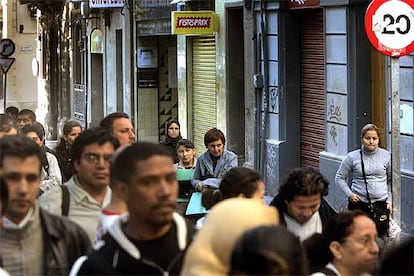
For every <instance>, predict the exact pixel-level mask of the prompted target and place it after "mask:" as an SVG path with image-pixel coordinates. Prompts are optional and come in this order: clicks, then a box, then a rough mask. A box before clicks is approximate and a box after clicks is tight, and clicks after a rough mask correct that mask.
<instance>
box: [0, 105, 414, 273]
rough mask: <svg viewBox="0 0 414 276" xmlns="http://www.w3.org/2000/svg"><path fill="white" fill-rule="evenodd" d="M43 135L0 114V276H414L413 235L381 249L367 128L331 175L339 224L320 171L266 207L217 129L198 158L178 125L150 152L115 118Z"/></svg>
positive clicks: (385, 183)
mask: <svg viewBox="0 0 414 276" xmlns="http://www.w3.org/2000/svg"><path fill="white" fill-rule="evenodd" d="M45 137H46V133H45V129H44V128H43V126H42V125H41V124H40V123H38V122H37V121H36V115H35V113H34V112H33V111H31V110H28V109H23V110H21V111H20V112H19V111H18V110H17V109H16V108H13V107H10V108H8V109H7V110H6V113H5V114H0V188H1V191H0V195H1V204H0V218H1V219H0V275H170V274H171V275H317V276H321V275H370V274H371V275H375V274H378V275H394V274H395V275H413V274H414V264H413V259H414V257H413V251H414V244H413V243H414V240H413V238H409V239H407V240H405V241H403V242H401V243H400V244H395V245H394V246H393V247H392V248H387V250H385V248H382V246H381V243H379V241H380V240H381V239H387V236H388V228H387V227H384V224H379V223H378V220H376V219H375V215H374V213H373V211H372V210H373V209H372V207H373V206H375V207H377V208H380V207H383V209H386V210H388V214H387V215H388V216H387V217H386V218H387V222H388V220H389V217H390V216H391V215H392V197H391V191H390V179H391V175H390V173H391V168H390V166H391V164H390V153H389V152H388V151H386V150H384V149H382V148H380V147H379V145H380V137H379V132H378V129H377V128H376V127H375V125H373V124H369V125H366V126H364V127H363V128H362V131H361V143H362V145H361V148H360V149H358V150H355V151H352V152H350V153H349V154H348V155H347V156H346V157H345V158H344V159H343V161H342V163H341V165H340V167H339V169H338V171H337V174H336V178H335V185H338V186H339V187H340V188H341V189H342V190H343V191H344V193H345V194H346V196H347V198H348V200H349V206H348V210H346V211H341V212H339V213H338V212H337V211H336V210H334V209H333V208H332V207H331V206H330V205H329V203H328V202H327V201H326V200H325V198H324V197H325V196H326V195H327V194H328V189H329V185H330V183H329V181H328V180H327V179H326V178H325V177H324V176H323V174H322V173H321V172H320V171H319V170H317V169H314V168H293V169H291V170H290V171H289V172H287V174H286V177H285V178H284V179H283V181H281V183H279V191H278V194H277V195H276V196H275V197H274V198H273V199H272V200H271V202H270V204H266V202H265V201H264V196H265V194H266V185H265V180H264V179H263V177H262V175H261V174H260V173H259V172H257V171H255V170H254V169H251V168H247V167H241V166H239V164H238V159H237V155H236V153H234V152H232V151H230V150H228V149H227V148H226V147H225V145H226V139H225V136H224V134H223V132H222V131H221V130H219V129H217V128H211V129H209V130H207V131H206V133H205V135H204V145H205V147H206V151H205V152H203V153H201V154H200V155H199V156H198V158H196V151H195V147H194V144H193V143H192V142H191V141H190V140H188V139H183V137H182V136H181V132H180V123H179V122H178V121H177V120H174V119H172V120H170V121H168V122H167V124H166V137H165V140H163V141H160V142H159V143H158V144H156V143H150V142H141V141H138V142H137V141H136V134H135V131H134V127H133V124H132V123H131V120H130V118H129V116H128V115H127V114H125V113H123V112H116V113H112V114H109V115H108V116H106V117H105V118H103V119H102V121H101V123H100V125H99V127H97V128H89V129H86V130H84V129H82V127H81V125H80V124H79V123H78V122H77V121H74V120H68V121H67V122H65V124H64V125H63V129H62V136H61V138H60V140H59V142H58V145H57V146H56V148H55V149H50V148H48V147H46V145H45ZM348 179H349V183H350V185H348ZM194 202H195V203H196V204H199V205H200V207H204V208H203V210H204V211H203V212H200V213H199V214H197V216H196V217H193V216H192V217H190V216H188V214H187V208H190V205H191V204H193V203H194ZM201 205H202V206H201Z"/></svg>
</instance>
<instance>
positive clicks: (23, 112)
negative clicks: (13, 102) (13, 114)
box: [17, 109, 36, 122]
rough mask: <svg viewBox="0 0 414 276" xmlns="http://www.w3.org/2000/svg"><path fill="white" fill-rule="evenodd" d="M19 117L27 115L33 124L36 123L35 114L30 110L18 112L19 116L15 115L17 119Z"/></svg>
mask: <svg viewBox="0 0 414 276" xmlns="http://www.w3.org/2000/svg"><path fill="white" fill-rule="evenodd" d="M20 115H29V117H30V120H32V121H33V122H35V121H36V114H35V113H34V112H33V111H32V110H30V109H22V110H20V112H19V114H17V117H19V116H20Z"/></svg>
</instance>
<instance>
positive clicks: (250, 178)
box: [219, 167, 263, 199]
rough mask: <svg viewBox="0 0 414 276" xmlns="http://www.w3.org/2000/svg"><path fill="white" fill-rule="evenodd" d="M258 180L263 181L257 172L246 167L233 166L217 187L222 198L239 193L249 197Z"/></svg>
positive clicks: (254, 190)
mask: <svg viewBox="0 0 414 276" xmlns="http://www.w3.org/2000/svg"><path fill="white" fill-rule="evenodd" d="M259 181H263V178H262V176H261V175H260V173H259V172H257V171H255V170H252V169H249V168H246V167H234V168H231V169H230V170H229V171H228V172H227V173H226V174H225V175H224V176H223V178H222V180H221V182H220V186H219V189H220V192H221V194H222V196H223V199H226V198H232V197H238V196H239V195H240V194H242V195H244V196H245V197H247V198H251V197H252V195H253V194H254V192H256V190H257V184H258V182H259Z"/></svg>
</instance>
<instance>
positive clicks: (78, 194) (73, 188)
mask: <svg viewBox="0 0 414 276" xmlns="http://www.w3.org/2000/svg"><path fill="white" fill-rule="evenodd" d="M68 184H69V185H67V186H68V189H69V190H70V192H71V193H70V196H71V197H73V200H74V201H75V202H77V203H80V202H84V201H87V202H89V203H93V204H97V205H98V206H100V207H105V206H106V205H108V204H109V202H110V201H111V194H112V191H111V188H109V186H108V187H106V193H105V198H104V200H103V203H102V206H101V205H100V204H99V203H98V202H97V201H96V200H95V199H94V198H93V197H92V196H91V195H90V194H89V193H88V192H87V191H85V190H84V189H83V188H82V186H81V185H80V183H79V179H78V177H77V176H74V177H73V184H72V183H68Z"/></svg>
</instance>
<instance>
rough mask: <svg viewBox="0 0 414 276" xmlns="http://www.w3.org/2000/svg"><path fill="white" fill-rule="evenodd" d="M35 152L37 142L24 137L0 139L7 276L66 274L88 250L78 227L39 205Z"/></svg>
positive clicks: (0, 240) (1, 233) (1, 251)
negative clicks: (4, 193) (5, 202)
mask: <svg viewBox="0 0 414 276" xmlns="http://www.w3.org/2000/svg"><path fill="white" fill-rule="evenodd" d="M40 155H41V153H40V148H39V146H37V145H36V144H35V143H34V142H33V141H32V140H30V139H29V138H26V137H23V136H7V137H4V138H2V139H1V140H0V171H1V173H2V175H1V177H2V178H3V180H4V182H5V183H6V185H7V188H8V204H7V208H6V210H5V212H4V216H3V227H2V228H1V229H0V244H1V246H0V258H1V259H2V260H3V266H4V269H5V270H6V271H8V272H9V273H10V275H29V274H30V275H67V274H68V273H69V271H70V268H71V266H72V265H73V263H74V262H75V261H76V259H77V258H78V257H79V256H82V255H85V254H87V253H88V252H89V249H90V242H89V239H88V236H87V235H86V233H85V232H84V231H83V230H82V229H81V228H80V227H79V226H77V225H76V224H75V223H73V222H71V221H69V220H67V219H65V218H61V217H58V216H54V215H52V214H50V213H48V212H47V211H44V210H42V209H41V208H39V206H38V204H37V202H36V197H37V195H38V193H39V187H40V171H41V161H40V158H41V157H40Z"/></svg>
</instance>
